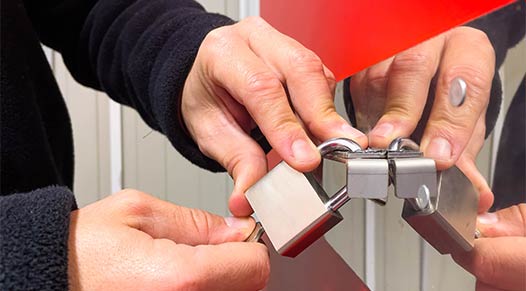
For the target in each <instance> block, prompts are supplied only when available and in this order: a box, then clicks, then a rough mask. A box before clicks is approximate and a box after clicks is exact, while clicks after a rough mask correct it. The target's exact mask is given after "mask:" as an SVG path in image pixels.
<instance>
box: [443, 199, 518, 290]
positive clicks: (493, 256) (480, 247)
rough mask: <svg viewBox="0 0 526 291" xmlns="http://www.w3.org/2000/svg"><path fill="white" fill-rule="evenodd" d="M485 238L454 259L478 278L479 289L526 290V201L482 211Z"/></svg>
mask: <svg viewBox="0 0 526 291" xmlns="http://www.w3.org/2000/svg"><path fill="white" fill-rule="evenodd" d="M477 229H478V230H479V231H480V233H481V236H482V237H481V238H478V239H476V240H475V248H474V249H473V250H472V251H471V252H469V253H461V254H455V255H454V256H453V259H455V261H456V262H457V263H458V264H459V265H461V266H462V267H464V268H465V269H466V270H467V271H468V272H470V273H472V274H473V275H475V277H476V278H477V284H476V286H477V288H476V290H477V291H490V290H491V291H498V290H502V291H504V290H508V291H519V290H521V291H523V290H526V204H524V203H523V204H519V205H515V206H512V207H509V208H506V209H503V210H499V211H497V212H495V213H487V214H482V215H479V218H478V222H477Z"/></svg>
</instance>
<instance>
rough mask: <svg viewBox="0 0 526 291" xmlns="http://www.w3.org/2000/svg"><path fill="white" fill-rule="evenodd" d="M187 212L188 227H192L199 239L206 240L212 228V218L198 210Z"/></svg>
mask: <svg viewBox="0 0 526 291" xmlns="http://www.w3.org/2000/svg"><path fill="white" fill-rule="evenodd" d="M188 211H189V215H188V217H189V222H190V225H192V226H193V228H194V230H195V233H197V234H198V236H199V237H206V238H207V239H208V238H209V234H210V229H211V227H212V218H211V217H210V216H209V215H210V214H209V213H207V212H205V211H203V210H199V209H191V208H189V209H188ZM208 243H209V242H207V244H208Z"/></svg>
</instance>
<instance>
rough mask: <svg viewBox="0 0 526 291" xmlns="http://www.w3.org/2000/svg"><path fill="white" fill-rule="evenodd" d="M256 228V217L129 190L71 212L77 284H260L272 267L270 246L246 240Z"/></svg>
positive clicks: (73, 281) (71, 265) (73, 284)
mask: <svg viewBox="0 0 526 291" xmlns="http://www.w3.org/2000/svg"><path fill="white" fill-rule="evenodd" d="M229 225H230V226H229ZM253 228H254V221H253V219H251V218H223V217H220V216H217V215H213V214H210V213H207V212H205V211H201V210H197V209H189V208H184V207H181V206H177V205H174V204H172V203H169V202H165V201H162V200H159V199H157V198H154V197H152V196H149V195H147V194H144V193H141V192H139V191H136V190H123V191H121V192H119V193H116V194H114V195H111V196H109V197H107V198H105V199H103V200H100V201H98V202H96V203H93V204H91V205H88V206H86V207H84V208H81V209H79V210H77V211H74V212H72V213H71V223H70V229H69V230H70V235H69V251H68V261H69V262H68V274H69V282H70V288H71V289H72V290H260V289H262V288H263V287H264V286H265V285H266V282H267V280H268V276H269V272H270V270H269V257H268V252H267V249H266V247H265V246H264V245H263V244H260V243H247V242H241V241H243V240H244V239H245V238H246V237H248V236H249V234H250V232H251V231H252V229H253Z"/></svg>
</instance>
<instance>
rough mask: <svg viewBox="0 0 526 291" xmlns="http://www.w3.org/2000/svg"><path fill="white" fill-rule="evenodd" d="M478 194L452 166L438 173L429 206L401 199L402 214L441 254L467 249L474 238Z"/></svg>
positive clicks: (468, 249) (471, 244) (467, 180)
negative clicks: (435, 193)
mask: <svg viewBox="0 0 526 291" xmlns="http://www.w3.org/2000/svg"><path fill="white" fill-rule="evenodd" d="M478 203H479V197H478V193H477V191H476V190H475V188H474V187H473V185H472V184H471V182H470V181H469V179H468V178H467V177H466V176H465V175H464V174H463V173H462V171H460V170H459V169H458V168H457V167H456V166H453V167H451V168H450V169H448V170H446V171H442V172H440V173H439V177H438V191H437V195H435V196H431V204H430V205H431V206H430V207H431V208H430V209H422V210H419V211H417V210H415V209H414V206H413V205H411V204H410V203H408V201H405V203H404V210H403V213H402V217H403V218H404V219H405V220H406V221H407V222H408V223H409V224H410V225H411V227H413V228H414V229H415V230H416V231H417V232H418V233H419V234H420V235H421V236H422V237H423V238H424V239H425V240H426V241H427V242H428V243H429V244H431V245H432V246H433V247H434V248H435V249H436V250H437V251H439V252H440V253H441V254H451V253H458V252H465V251H470V250H471V249H472V248H473V242H474V240H475V228H476V219H477V208H478Z"/></svg>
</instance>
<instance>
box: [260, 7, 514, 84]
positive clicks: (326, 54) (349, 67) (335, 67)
mask: <svg viewBox="0 0 526 291" xmlns="http://www.w3.org/2000/svg"><path fill="white" fill-rule="evenodd" d="M511 2H513V0H435V1H429V0H261V15H262V17H263V18H265V19H266V20H267V21H268V22H270V23H271V24H272V25H273V26H274V27H276V28H277V29H278V30H280V31H281V32H283V33H285V34H288V35H290V36H292V37H293V38H295V39H296V40H298V41H300V42H301V43H303V45H305V46H306V47H308V48H310V49H312V50H313V51H315V52H316V53H317V54H318V55H319V56H320V57H321V58H322V60H323V61H324V63H325V64H326V65H327V66H328V67H329V68H330V69H331V70H332V71H333V73H334V74H335V75H336V78H337V79H338V80H340V79H343V78H345V77H346V76H350V75H351V74H353V73H355V72H357V71H360V70H361V69H364V68H366V67H368V66H370V65H373V64H375V63H377V62H379V61H381V60H384V59H386V58H388V57H390V56H392V55H394V54H396V53H398V52H400V51H403V50H405V49H407V48H409V47H411V46H414V45H415V44H417V43H419V42H422V41H423V40H426V39H428V38H431V37H433V36H435V35H437V34H440V33H441V32H444V31H446V30H448V29H450V28H452V27H455V26H457V25H460V24H463V23H465V22H467V21H469V20H472V19H474V18H477V17H479V16H481V15H483V14H485V13H488V12H490V11H492V10H495V9H497V8H499V7H502V6H504V5H506V4H509V3H511Z"/></svg>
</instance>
